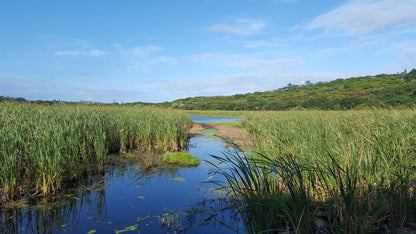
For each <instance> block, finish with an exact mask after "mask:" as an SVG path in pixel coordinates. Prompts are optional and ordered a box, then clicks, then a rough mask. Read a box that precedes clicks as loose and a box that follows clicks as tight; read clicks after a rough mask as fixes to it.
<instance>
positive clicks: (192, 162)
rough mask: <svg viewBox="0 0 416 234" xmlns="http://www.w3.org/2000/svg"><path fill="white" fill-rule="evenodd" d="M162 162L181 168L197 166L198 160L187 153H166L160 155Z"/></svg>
mask: <svg viewBox="0 0 416 234" xmlns="http://www.w3.org/2000/svg"><path fill="white" fill-rule="evenodd" d="M162 160H163V161H164V162H167V163H172V164H178V165H181V166H198V165H199V159H198V158H194V157H193V156H192V155H191V154H189V153H187V152H166V153H164V154H163V155H162Z"/></svg>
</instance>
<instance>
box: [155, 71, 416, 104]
mask: <svg viewBox="0 0 416 234" xmlns="http://www.w3.org/2000/svg"><path fill="white" fill-rule="evenodd" d="M415 97H416V69H413V70H412V71H411V72H409V73H407V74H391V75H387V74H380V75H376V76H365V77H352V78H349V79H337V80H334V81H330V82H321V83H316V84H308V85H303V86H298V85H292V84H291V85H290V86H286V87H284V88H281V89H277V90H275V91H268V92H255V93H247V94H236V95H232V96H214V97H194V98H186V99H180V100H176V101H173V102H166V103H161V104H159V105H161V106H165V107H171V108H177V109H185V110H292V109H296V110H298V109H317V110H350V109H354V108H357V109H362V108H368V107H371V108H374V107H413V106H414V105H415V104H416V98H415Z"/></svg>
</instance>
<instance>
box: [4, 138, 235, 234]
mask: <svg viewBox="0 0 416 234" xmlns="http://www.w3.org/2000/svg"><path fill="white" fill-rule="evenodd" d="M188 146H189V149H188V150H189V152H190V153H191V154H193V156H194V157H198V158H199V159H200V160H201V163H200V165H199V166H198V167H185V168H184V167H179V166H166V165H165V166H161V167H160V166H159V167H146V168H144V167H142V166H140V160H137V159H131V158H124V157H119V156H116V157H113V158H114V159H115V160H114V161H112V162H110V163H109V164H108V166H106V168H105V170H104V172H99V171H98V170H94V169H90V170H88V171H86V172H85V173H84V174H83V175H82V176H79V177H78V178H77V179H74V178H72V180H71V181H72V182H73V183H66V184H65V186H64V187H63V192H62V193H59V194H57V195H55V196H49V197H47V198H44V197H42V196H38V197H36V198H32V199H27V198H26V199H22V200H21V201H17V202H15V203H13V204H11V205H10V206H2V207H1V208H0V233H65V232H67V233H88V232H90V231H91V232H94V231H96V233H117V232H123V231H135V232H137V231H140V233H169V232H171V233H173V232H179V231H183V232H185V233H235V231H236V230H238V228H237V227H238V224H239V223H241V222H239V216H238V215H237V214H236V212H235V209H234V208H233V207H232V204H231V202H230V201H228V200H226V199H224V198H223V197H224V196H223V195H222V194H220V193H218V192H217V191H215V187H214V185H213V184H209V183H204V181H207V179H208V177H209V175H208V170H209V169H210V168H211V165H210V164H208V163H207V162H205V161H204V160H207V159H211V156H210V155H212V154H214V155H215V154H217V155H218V154H221V152H222V151H224V150H225V149H226V148H229V146H228V145H227V144H226V143H225V142H224V141H222V140H221V139H220V138H217V137H215V136H213V135H212V134H210V133H207V134H206V135H204V134H203V135H198V136H194V137H192V138H191V139H190V141H189V145H188ZM240 230H241V228H240Z"/></svg>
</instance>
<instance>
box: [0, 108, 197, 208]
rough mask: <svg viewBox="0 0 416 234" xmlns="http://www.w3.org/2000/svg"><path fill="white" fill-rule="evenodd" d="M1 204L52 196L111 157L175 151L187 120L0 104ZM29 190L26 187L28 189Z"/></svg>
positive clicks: (146, 111)
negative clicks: (26, 196)
mask: <svg viewBox="0 0 416 234" xmlns="http://www.w3.org/2000/svg"><path fill="white" fill-rule="evenodd" d="M0 117H1V118H0V172H1V173H0V182H1V184H0V195H1V198H0V199H1V201H2V202H7V201H11V200H13V199H14V198H15V197H16V196H19V195H23V194H25V193H29V192H31V193H34V192H43V193H44V194H48V193H53V192H55V191H57V190H59V189H60V186H61V183H62V181H63V179H64V178H67V177H76V176H77V175H78V173H79V172H80V171H82V169H84V168H86V166H87V165H91V164H93V165H98V167H99V168H101V169H102V168H103V167H104V163H105V162H106V160H107V157H108V155H109V154H111V153H118V152H120V153H121V154H123V153H126V152H127V151H140V152H143V151H145V152H149V151H177V150H179V149H181V148H182V147H183V146H184V144H185V143H186V142H187V139H188V134H187V131H186V128H187V127H189V124H190V120H189V118H187V117H186V116H184V115H183V114H181V113H179V112H176V111H171V110H166V109H158V108H152V107H125V106H109V105H94V106H92V105H68V104H66V105H53V106H44V105H38V104H30V103H16V102H8V103H0ZM28 188H30V189H28Z"/></svg>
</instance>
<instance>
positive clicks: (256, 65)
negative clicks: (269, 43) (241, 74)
mask: <svg viewBox="0 0 416 234" xmlns="http://www.w3.org/2000/svg"><path fill="white" fill-rule="evenodd" d="M299 62H300V61H299V60H297V59H272V60H265V59H248V60H243V61H238V62H235V63H234V65H235V66H237V67H241V68H244V69H268V68H274V69H285V68H286V67H288V66H292V65H294V64H297V63H299Z"/></svg>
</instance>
